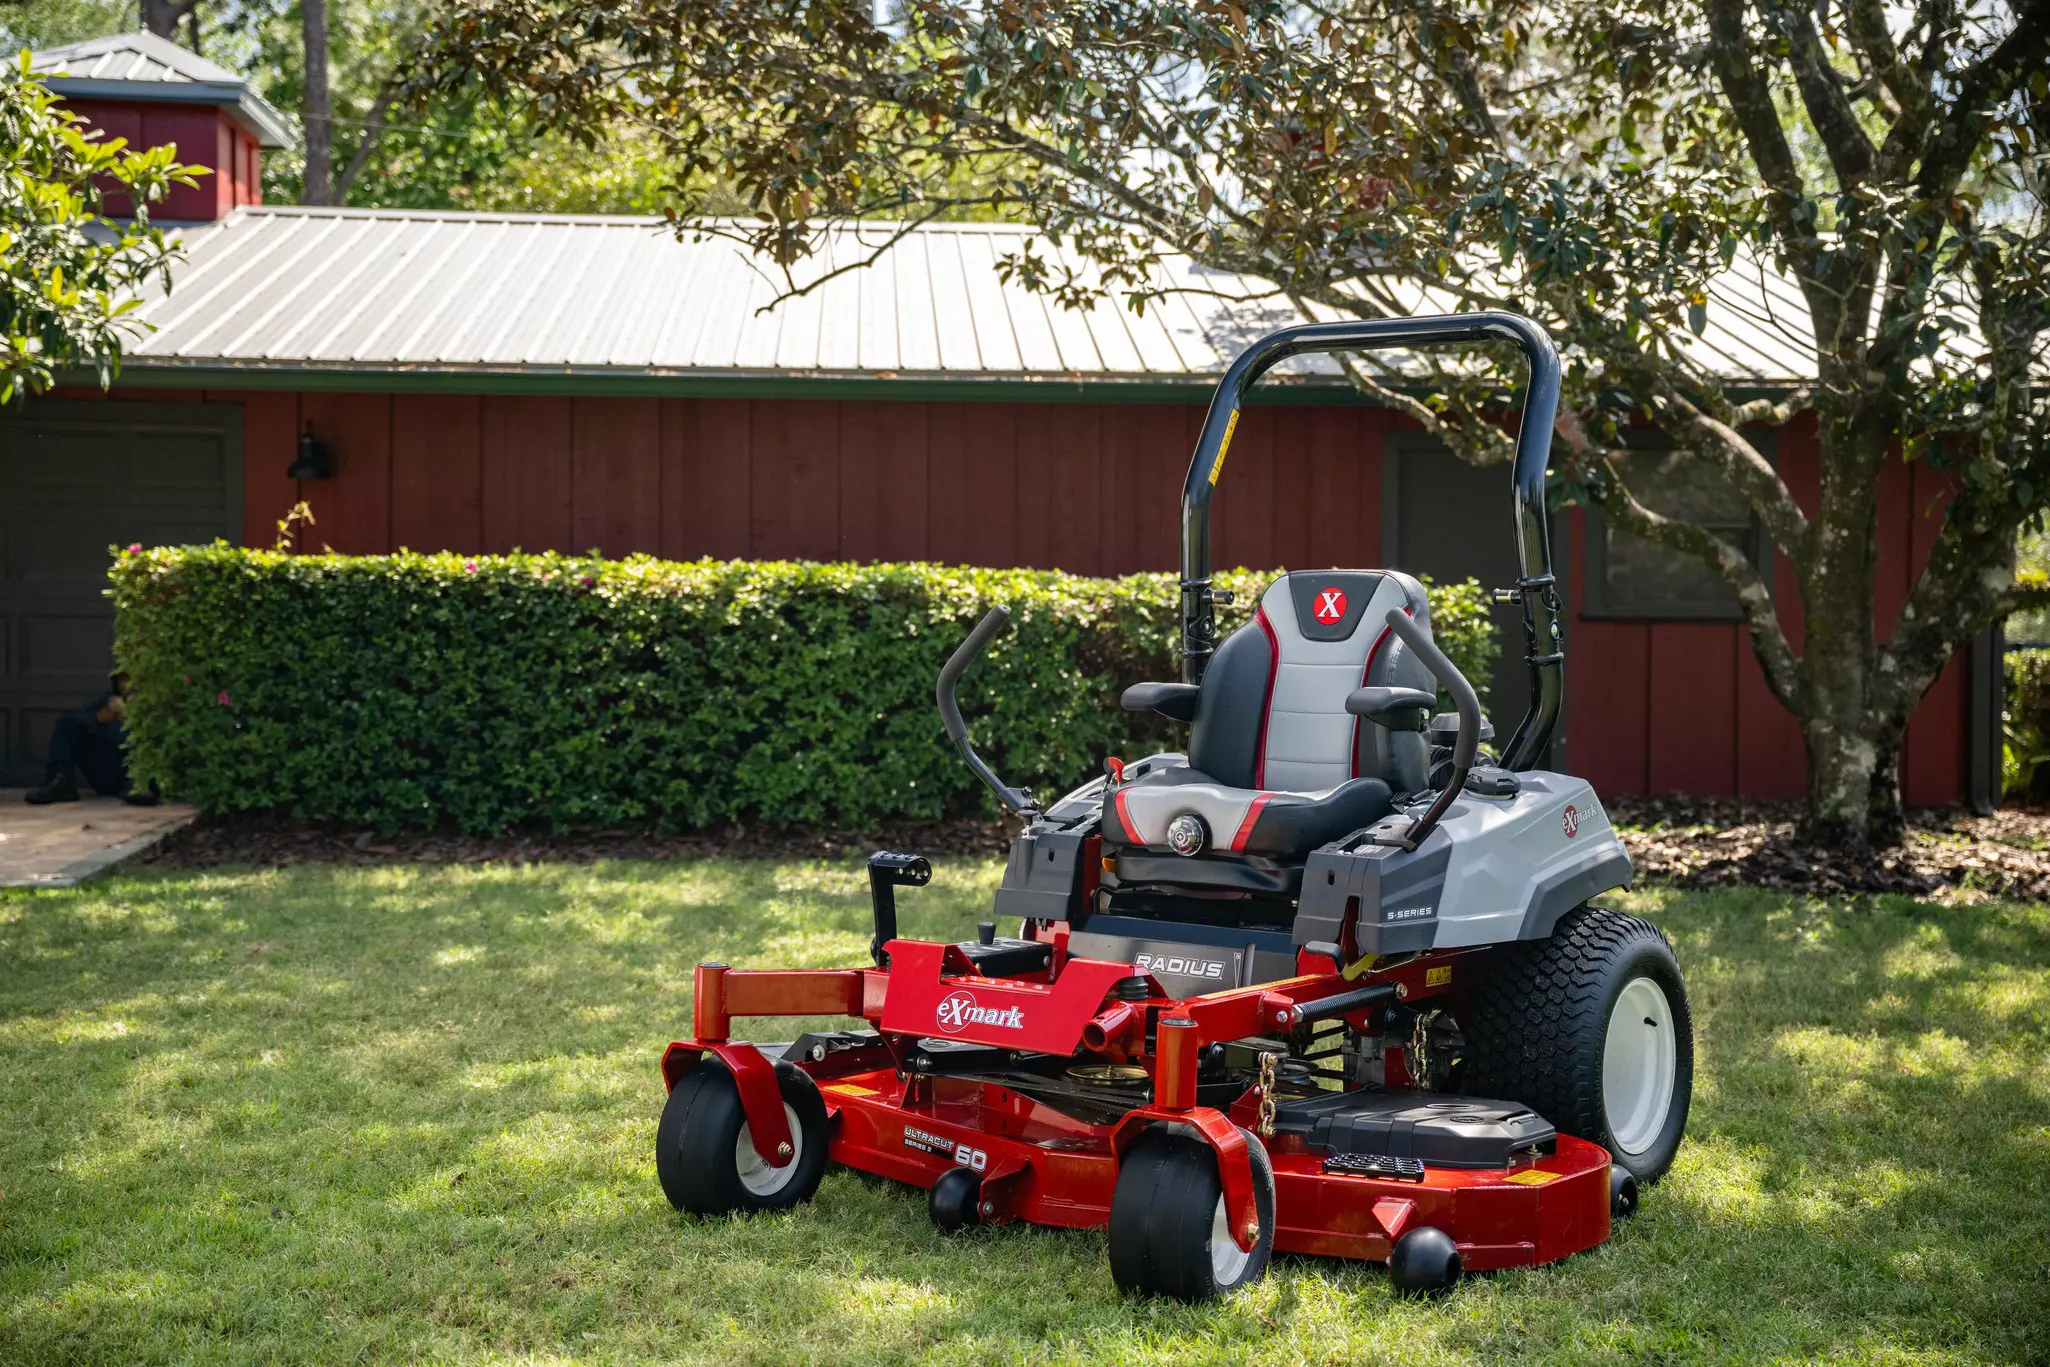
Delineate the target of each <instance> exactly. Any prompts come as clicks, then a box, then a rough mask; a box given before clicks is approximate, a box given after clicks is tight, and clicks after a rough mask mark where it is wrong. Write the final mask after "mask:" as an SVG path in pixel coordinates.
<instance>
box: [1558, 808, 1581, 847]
mask: <svg viewBox="0 0 2050 1367" xmlns="http://www.w3.org/2000/svg"><path fill="white" fill-rule="evenodd" d="M1559 825H1560V826H1561V827H1563V828H1564V829H1565V831H1566V838H1567V839H1568V840H1571V839H1572V838H1573V837H1574V836H1576V835H1579V834H1580V808H1578V807H1575V806H1573V805H1572V804H1570V803H1569V804H1567V807H1566V811H1565V814H1564V815H1563V816H1561V817H1560V818H1559Z"/></svg>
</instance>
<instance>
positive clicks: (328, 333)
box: [126, 206, 1811, 385]
mask: <svg viewBox="0 0 2050 1367" xmlns="http://www.w3.org/2000/svg"><path fill="white" fill-rule="evenodd" d="M895 231H896V226H895V225H876V224H871V225H866V226H864V227H861V228H855V227H848V228H844V229H840V230H836V231H835V232H834V233H833V234H832V235H831V236H830V237H829V238H828V240H827V243H826V246H825V250H824V251H823V252H822V253H821V254H820V256H819V258H817V259H816V260H814V261H812V262H809V263H807V264H806V265H805V266H804V268H803V270H804V272H805V274H804V275H802V276H800V277H799V283H807V282H817V283H816V287H815V288H814V289H812V290H811V291H810V292H809V293H806V294H802V295H799V296H797V297H793V298H787V299H784V300H783V301H782V302H781V303H776V302H775V301H776V298H777V296H778V295H779V294H780V293H782V292H783V290H784V288H785V286H784V284H783V282H782V281H781V279H780V277H779V276H777V275H776V273H775V271H774V268H773V266H771V265H769V264H767V263H764V262H762V261H760V260H759V259H757V258H755V257H753V256H751V255H749V254H748V253H747V252H746V251H745V250H744V249H742V248H741V247H740V246H739V245H737V244H736V243H734V242H733V241H731V240H729V239H726V238H698V239H693V238H692V237H691V236H690V235H689V234H688V233H686V235H685V237H684V238H683V239H682V240H678V238H677V236H676V235H675V233H674V232H673V230H672V229H671V228H670V227H669V226H667V225H665V224H663V223H661V222H659V221H652V220H647V219H635V218H614V217H593V216H572V215H527V214H504V213H484V212H475V213H424V212H407V211H397V210H361V209H330V208H303V207H283V206H262V207H251V208H245V209H240V210H237V211H236V212H235V213H233V214H232V215H230V216H229V217H228V218H226V219H224V220H222V221H221V222H219V223H214V224H200V225H195V226H193V227H190V228H187V229H184V230H182V234H183V240H184V242H185V245H186V248H187V252H188V255H187V258H186V259H185V261H184V262H183V263H182V264H180V265H179V266H178V267H177V268H176V271H175V276H174V287H173V289H172V291H171V292H170V293H169V294H168V295H165V294H164V293H163V292H162V291H161V290H160V289H158V288H156V287H154V286H153V287H152V288H151V290H150V292H149V293H148V294H147V295H146V296H145V300H144V303H143V306H142V308H141V309H140V310H139V311H138V315H137V316H139V317H140V319H141V320H142V321H143V322H145V323H148V324H150V325H152V326H153V327H154V328H155V329H156V330H155V331H153V332H151V333H149V334H148V335H147V336H145V337H143V338H141V339H139V340H138V341H137V343H136V344H135V345H134V346H133V347H132V348H131V349H130V350H129V352H128V356H127V362H126V364H127V366H128V367H129V368H130V370H131V371H132V372H139V371H148V372H150V373H151V374H153V375H161V374H164V373H165V372H167V371H174V370H181V369H195V370H205V371H209V372H214V373H218V372H219V371H222V370H232V371H236V372H240V373H243V374H248V375H260V374H263V373H266V372H270V373H277V374H290V375H294V376H301V377H303V376H307V375H312V374H320V375H329V376H334V375H341V376H348V375H358V376H368V375H395V374H403V375H408V376H414V377H421V376H441V377H446V378H447V379H449V380H451V381H455V380H462V379H466V378H467V379H470V380H477V379H482V378H486V377H492V378H494V379H496V380H499V381H501V382H510V383H516V382H518V381H521V380H527V381H532V380H537V379H546V378H549V377H554V378H558V379H561V378H581V379H584V380H594V379H612V380H618V381H621V382H638V383H646V382H648V381H649V380H651V379H660V378H668V379H670V380H672V381H674V380H698V381H718V380H725V381H733V380H756V381H769V380H778V381H789V380H793V379H806V378H808V379H852V380H869V381H903V380H930V381H984V382H998V381H1001V382H1014V383H1030V382H1035V381H1037V382H1053V381H1086V382H1090V383H1092V384H1102V383H1111V382H1126V383H1138V384H1147V383H1150V384H1154V385H1161V384H1169V385H1174V384H1180V385H1207V384H1208V383H1209V382H1210V380H1211V379H1212V378H1213V377H1214V376H1215V375H1216V374H1217V373H1218V372H1219V371H1221V370H1222V369H1223V368H1224V367H1225V366H1226V365H1227V364H1228V363H1229V362H1230V361H1231V359H1232V358H1233V357H1234V356H1235V355H1237V353H1238V352H1239V351H1240V350H1241V349H1243V348H1244V346H1245V345H1246V344H1247V343H1248V342H1250V341H1251V340H1252V339H1254V338H1255V337H1258V336H1260V335H1261V334H1263V333H1266V332H1268V331H1271V330H1272V329H1274V328H1276V327H1281V326H1285V325H1287V324H1289V323H1293V322H1299V321H1302V320H1303V319H1304V317H1305V314H1304V313H1302V312H1301V311H1299V310H1297V309H1296V308H1295V307H1294V306H1292V305H1291V304H1289V303H1288V302H1287V301H1286V300H1285V299H1280V298H1277V297H1274V291H1273V288H1272V286H1270V285H1268V284H1267V283H1266V282H1264V281H1261V280H1257V279H1253V278H1251V277H1245V276H1237V275H1230V274H1226V273H1223V272H1218V271H1212V270H1208V269H1206V268H1204V267H1202V266H1199V265H1196V264H1195V263H1193V262H1191V261H1188V260H1187V259H1173V260H1170V261H1168V262H1167V263H1165V265H1164V267H1163V269H1164V271H1165V279H1164V280H1163V284H1164V285H1165V286H1166V287H1167V288H1168V289H1169V291H1170V293H1169V294H1168V295H1167V297H1166V298H1165V299H1164V300H1162V301H1161V302H1159V303H1157V304H1152V305H1149V306H1148V307H1147V308H1146V310H1145V312H1144V313H1143V314H1135V313H1133V312H1132V311H1131V310H1129V309H1127V308H1123V307H1119V306H1116V305H1114V304H1112V303H1109V302H1105V303H1101V304H1099V305H1098V306H1097V307H1096V308H1094V309H1093V310H1090V311H1087V312H1072V311H1068V310H1064V309H1062V308H1060V307H1059V306H1058V305H1057V304H1055V303H1054V302H1053V301H1052V300H1050V299H1048V298H1047V297H1045V296H1043V295H1039V294H1034V293H1032V292H1031V291H1029V290H1027V289H1026V288H1025V287H1024V286H1023V285H1022V284H1018V283H1016V282H1008V283H1007V282H1006V281H1005V280H1003V279H1002V278H1001V276H1000V275H999V272H998V269H997V266H998V261H999V259H1000V258H1002V257H1004V256H1005V255H1007V254H1009V253H1013V252H1016V251H1018V250H1020V249H1021V248H1022V247H1023V246H1024V245H1025V244H1026V243H1027V241H1028V240H1032V239H1033V238H1034V234H1033V233H1032V231H1031V230H1030V229H1028V228H1024V227H1017V226H1011V225H1005V224H979V223H972V224H946V225H933V226H928V227H925V228H921V229H919V230H917V231H914V232H912V233H909V234H907V235H906V236H905V237H904V238H903V239H902V240H901V241H899V242H897V243H896V245H894V246H892V247H891V248H890V249H889V250H888V251H887V252H885V253H883V255H882V256H881V258H880V259H879V260H878V261H876V262H875V263H874V264H873V265H871V266H868V267H866V268H861V269H852V270H845V271H843V272H842V273H841V274H838V275H830V272H832V271H834V270H837V269H839V268H841V267H844V266H848V265H851V264H853V263H854V262H856V261H858V260H860V259H861V257H862V256H863V255H864V254H866V253H867V252H869V251H872V250H873V249H874V248H875V247H877V246H880V245H882V244H883V243H884V242H886V241H887V240H888V238H889V237H890V236H891V234H892V233H893V232H895ZM1037 251H1038V254H1039V255H1040V256H1041V258H1042V259H1045V260H1047V261H1048V262H1050V263H1052V264H1054V265H1056V266H1057V267H1058V266H1062V265H1066V266H1071V267H1073V268H1074V269H1075V270H1076V271H1077V272H1078V273H1080V274H1082V275H1083V276H1084V277H1085V278H1086V277H1087V276H1088V275H1089V274H1090V271H1089V268H1088V265H1087V263H1086V262H1084V261H1083V260H1081V259H1080V258H1079V257H1078V256H1076V255H1075V254H1074V253H1072V252H1063V251H1061V250H1058V249H1055V248H1053V247H1052V246H1051V245H1050V244H1048V243H1046V241H1045V240H1044V239H1043V238H1042V239H1039V240H1038V245H1037ZM1732 280H1733V287H1732V289H1730V290H1728V291H1719V292H1718V295H1719V297H1718V300H1717V302H1716V304H1715V306H1714V307H1712V308H1711V310H1710V326H1709V328H1708V331H1707V333H1706V334H1705V336H1704V337H1703V339H1702V341H1701V345H1702V346H1703V348H1704V353H1705V355H1706V356H1708V357H1710V358H1712V359H1713V360H1714V362H1715V363H1716V364H1718V365H1719V366H1721V367H1722V368H1723V369H1724V370H1725V371H1726V373H1727V374H1728V375H1729V377H1730V378H1732V379H1735V380H1740V381H1748V382H1753V383H1781V382H1785V381H1787V380H1788V379H1790V378H1792V377H1796V376H1799V375H1802V374H1806V373H1811V370H1810V367H1809V365H1808V363H1807V361H1806V359H1805V355H1804V352H1803V350H1802V348H1801V346H1800V345H1799V343H1798V337H1799V331H1798V328H1799V325H1800V323H1801V322H1802V321H1803V319H1802V313H1801V311H1800V298H1799V295H1798V293H1796V292H1795V291H1794V290H1793V289H1792V287H1791V286H1790V285H1787V284H1785V282H1781V281H1779V280H1778V279H1777V278H1776V277H1769V278H1754V279H1753V280H1751V281H1749V282H1745V281H1743V280H1741V279H1739V278H1737V277H1734V276H1733V277H1732ZM1723 293H1730V294H1732V295H1733V296H1734V302H1729V303H1725V302H1724V301H1723V300H1722V299H1721V298H1720V295H1721V294H1723ZM1747 296H1748V297H1747ZM771 305H773V307H771ZM1417 307H1418V310H1419V311H1442V310H1444V309H1445V307H1446V305H1445V304H1444V303H1443V301H1435V302H1434V301H1432V300H1430V299H1428V298H1426V297H1424V295H1423V293H1422V292H1419V297H1418V299H1417ZM1314 316H1318V317H1335V316H1337V315H1336V314H1335V313H1333V312H1331V311H1329V310H1323V309H1318V310H1315V311H1314ZM1789 319H1790V320H1791V321H1792V323H1793V324H1794V328H1793V330H1792V331H1788V330H1786V329H1785V328H1783V327H1782V326H1780V322H1783V321H1785V320H1789ZM1284 369H1285V370H1286V371H1288V372H1290V373H1292V374H1293V375H1294V376H1295V377H1296V378H1297V379H1298V380H1308V381H1312V382H1314V381H1316V380H1318V379H1322V380H1325V381H1327V382H1330V383H1333V384H1343V380H1342V377H1341V375H1340V373H1339V371H1338V369H1337V367H1336V366H1335V364H1334V363H1333V362H1332V361H1331V360H1330V358H1328V357H1301V358H1296V359H1295V360H1293V361H1291V362H1289V363H1287V365H1286V367H1285V368H1284Z"/></svg>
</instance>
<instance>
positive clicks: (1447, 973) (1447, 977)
mask: <svg viewBox="0 0 2050 1367" xmlns="http://www.w3.org/2000/svg"><path fill="white" fill-rule="evenodd" d="M1451 981H1452V965H1451V964H1446V965H1444V966H1443V967H1442V968H1427V969H1425V970H1424V986H1425V987H1443V986H1444V985H1445V984H1446V983H1449V982H1451Z"/></svg>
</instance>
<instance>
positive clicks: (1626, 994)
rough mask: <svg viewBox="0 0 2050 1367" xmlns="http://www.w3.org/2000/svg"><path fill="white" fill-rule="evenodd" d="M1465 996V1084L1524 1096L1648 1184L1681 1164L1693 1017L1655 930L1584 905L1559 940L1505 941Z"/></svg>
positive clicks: (1476, 1091)
mask: <svg viewBox="0 0 2050 1367" xmlns="http://www.w3.org/2000/svg"><path fill="white" fill-rule="evenodd" d="M1477 969H1478V971H1477V972H1476V973H1475V974H1474V977H1473V979H1472V980H1471V982H1470V984H1469V986H1468V987H1467V990H1466V991H1465V992H1464V993H1463V994H1462V996H1461V999H1460V1000H1459V1002H1458V1003H1457V1006H1456V1011H1457V1014H1458V1017H1459V1025H1460V1029H1461V1031H1462V1032H1463V1033H1464V1035H1465V1037H1466V1048H1465V1054H1464V1058H1465V1068H1464V1070H1463V1072H1462V1074H1461V1077H1460V1090H1461V1091H1463V1092H1465V1093H1466V1094H1467V1095H1469V1096H1485V1097H1495V1098H1499V1099H1501V1100H1504V1101H1520V1102H1522V1103H1523V1104H1524V1105H1526V1106H1528V1107H1530V1108H1531V1109H1532V1110H1534V1111H1536V1112H1537V1113H1538V1114H1539V1115H1541V1116H1543V1117H1544V1118H1545V1119H1546V1120H1549V1121H1551V1122H1552V1124H1553V1125H1555V1126H1557V1127H1558V1128H1559V1130H1560V1131H1561V1132H1563V1133H1565V1134H1570V1135H1573V1136H1575V1137H1576V1138H1580V1139H1586V1140H1590V1141H1592V1142H1593V1143H1596V1144H1600V1145H1601V1146H1602V1147H1603V1148H1605V1149H1607V1150H1608V1151H1609V1156H1610V1157H1611V1158H1612V1159H1613V1160H1614V1161H1615V1163H1616V1165H1617V1166H1618V1167H1620V1168H1623V1169H1625V1170H1627V1171H1628V1172H1629V1173H1630V1175H1631V1176H1632V1177H1634V1178H1636V1179H1637V1181H1638V1182H1639V1183H1651V1182H1655V1181H1657V1180H1658V1178H1659V1177H1660V1176H1661V1175H1662V1174H1663V1173H1664V1172H1665V1171H1666V1169H1667V1168H1669V1167H1671V1166H1672V1163H1673V1156H1674V1155H1675V1154H1676V1153H1677V1152H1678V1151H1679V1148H1680V1138H1681V1135H1682V1134H1683V1133H1684V1132H1685V1131H1686V1128H1687V1109H1688V1103H1689V1101H1690V1100H1691V1099H1692V1096H1693V1091H1694V1021H1693V1016H1692V1014H1691V1013H1690V1012H1689V1011H1688V1008H1687V987H1686V984H1685V982H1683V981H1682V979H1681V977H1680V964H1679V961H1678V960H1677V959H1675V958H1674V957H1673V948H1672V945H1671V944H1669V943H1668V942H1667V940H1666V937H1665V936H1664V935H1663V934H1662V933H1660V931H1659V929H1658V927H1656V926H1654V925H1652V924H1651V922H1649V921H1646V920H1644V919H1642V918H1641V917H1637V916H1628V915H1625V914H1624V913H1622V912H1619V911H1610V910H1608V909H1607V908H1604V907H1588V906H1582V907H1576V908H1574V909H1573V910H1572V911H1569V912H1567V913H1566V914H1565V915H1564V916H1562V917H1560V918H1559V923H1558V925H1557V926H1556V927H1554V928H1553V931H1552V934H1551V937H1550V938H1549V939H1545V940H1527V941H1521V942H1519V943H1516V944H1510V945H1502V946H1500V947H1499V948H1497V949H1494V950H1492V951H1490V952H1489V953H1488V954H1487V955H1486V956H1485V957H1484V958H1483V959H1482V962H1481V963H1480V964H1479V965H1478V966H1477Z"/></svg>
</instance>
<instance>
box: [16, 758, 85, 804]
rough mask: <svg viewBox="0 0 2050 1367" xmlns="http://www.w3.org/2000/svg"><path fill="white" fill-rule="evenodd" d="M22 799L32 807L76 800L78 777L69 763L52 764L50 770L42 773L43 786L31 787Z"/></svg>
mask: <svg viewBox="0 0 2050 1367" xmlns="http://www.w3.org/2000/svg"><path fill="white" fill-rule="evenodd" d="M23 801H25V802H27V803H28V804H29V805H30V806H32V807H42V806H47V805H48V804H49V803H52V802H76V801H78V778H77V776H76V775H74V774H73V773H72V772H71V768H70V766H69V765H56V764H53V765H51V766H50V771H49V772H48V773H47V774H45V775H43V786H42V787H40V788H34V789H31V790H30V791H29V793H28V796H27V797H25V798H24V799H23Z"/></svg>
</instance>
